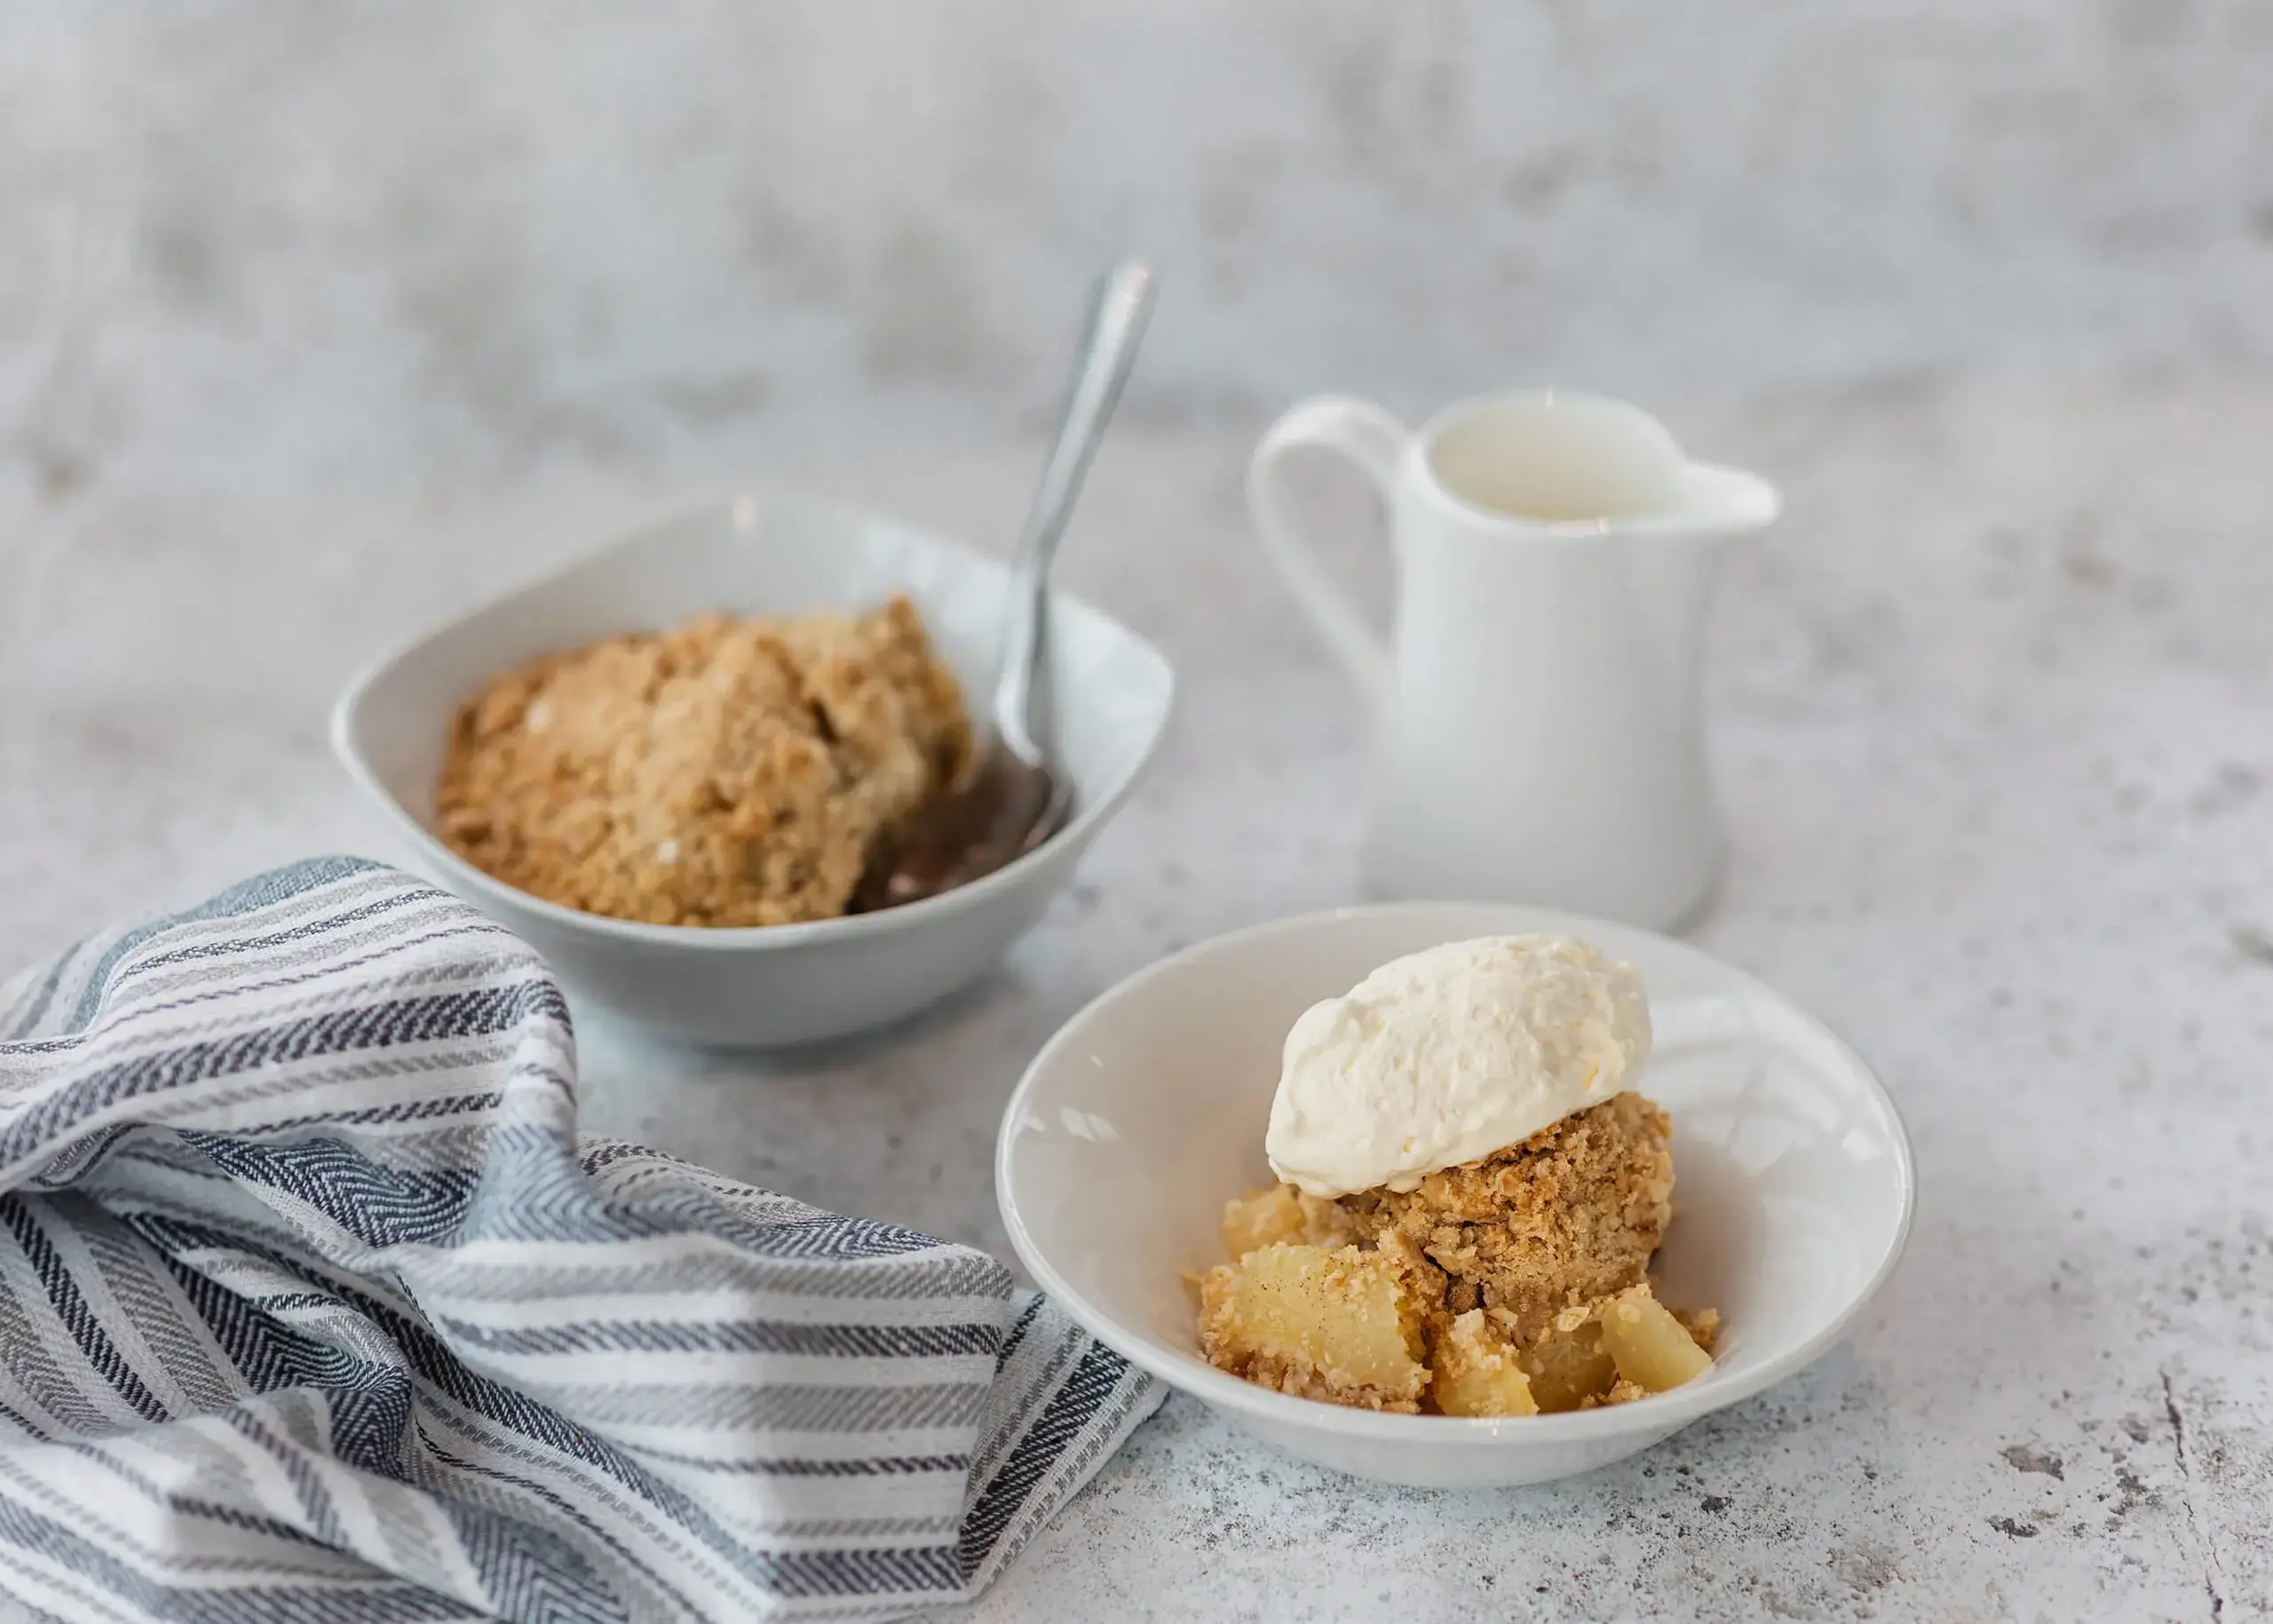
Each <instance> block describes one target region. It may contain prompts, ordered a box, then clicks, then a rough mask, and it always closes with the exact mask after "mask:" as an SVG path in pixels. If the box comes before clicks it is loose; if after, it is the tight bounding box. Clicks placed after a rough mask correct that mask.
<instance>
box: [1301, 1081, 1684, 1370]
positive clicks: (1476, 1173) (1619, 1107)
mask: <svg viewBox="0 0 2273 1624" xmlns="http://www.w3.org/2000/svg"><path fill="white" fill-rule="evenodd" d="M1342 1208H1343V1210H1344V1211H1346V1212H1348V1213H1349V1214H1350V1219H1351V1221H1352V1222H1353V1223H1354V1224H1356V1226H1357V1231H1358V1239H1359V1240H1360V1241H1376V1240H1379V1238H1380V1237H1381V1236H1382V1235H1384V1234H1387V1233H1390V1232H1395V1233H1398V1234H1403V1235H1405V1236H1407V1237H1408V1238H1410V1239H1411V1240H1414V1241H1415V1242H1417V1243H1418V1244H1419V1245H1420V1246H1421V1248H1422V1249H1423V1250H1424V1251H1425V1252H1427V1254H1428V1256H1430V1258H1431V1259H1433V1260H1434V1261H1435V1262H1436V1263H1437V1265H1438V1266H1439V1267H1440V1268H1442V1269H1443V1270H1444V1271H1445V1274H1446V1275H1448V1276H1449V1277H1450V1279H1451V1286H1450V1288H1449V1291H1448V1294H1447V1297H1446V1303H1447V1306H1448V1307H1449V1308H1450V1309H1451V1311H1453V1313H1462V1312H1465V1311H1468V1310H1469V1309H1472V1308H1484V1309H1488V1310H1490V1311H1492V1317H1493V1320H1494V1321H1495V1322H1497V1323H1498V1324H1499V1325H1500V1326H1501V1328H1502V1329H1503V1331H1505V1332H1506V1334H1507V1335H1509V1336H1510V1337H1511V1338H1512V1339H1513V1340H1515V1341H1516V1342H1517V1343H1531V1342H1532V1341H1534V1340H1536V1339H1537V1338H1538V1337H1539V1336H1540V1335H1541V1334H1542V1333H1543V1332H1544V1331H1546V1330H1547V1329H1548V1327H1549V1326H1550V1325H1551V1324H1552V1323H1553V1321H1554V1319H1555V1318H1556V1315H1558V1314H1560V1313H1561V1312H1562V1311H1564V1310H1565V1309H1567V1308H1572V1307H1574V1306H1578V1305H1580V1304H1584V1303H1590V1302H1593V1301H1595V1300H1596V1299H1597V1298H1601V1297H1604V1296H1607V1295H1611V1294H1612V1293H1613V1292H1618V1291H1621V1290H1623V1289H1625V1288H1626V1287H1629V1286H1635V1285H1638V1284H1640V1283H1641V1282H1642V1281H1643V1279H1646V1278H1647V1276H1648V1271H1649V1263H1650V1257H1651V1254H1652V1253H1654V1252H1655V1251H1656V1250H1657V1248H1658V1243H1659V1241H1660V1240H1663V1239H1664V1238H1665V1232H1666V1225H1667V1224H1668V1223H1670V1222H1671V1221H1672V1218H1673V1150H1672V1122H1671V1121H1670V1119H1668V1118H1667V1115H1666V1113H1665V1112H1664V1111H1663V1110H1662V1109H1660V1108H1659V1106H1658V1105H1656V1104H1654V1103H1653V1102H1651V1101H1650V1100H1647V1099H1644V1098H1643V1097H1642V1096H1641V1095H1639V1094H1635V1093H1633V1092H1631V1091H1630V1090H1629V1091H1628V1092H1625V1093H1620V1094H1617V1095H1613V1096H1612V1097H1610V1098H1609V1099H1606V1100H1604V1101H1603V1102H1602V1103H1601V1104H1600V1105H1590V1106H1588V1108H1587V1109H1586V1110H1584V1111H1580V1112H1576V1113H1572V1115H1570V1116H1567V1117H1564V1119H1563V1120H1562V1121H1559V1122H1556V1123H1555V1124H1554V1125H1553V1126H1551V1127H1548V1128H1546V1129H1541V1130H1540V1132H1538V1133H1535V1134H1533V1135H1532V1137H1530V1138H1528V1139H1526V1140H1525V1141H1524V1142H1523V1143H1522V1144H1521V1145H1515V1146H1513V1147H1511V1148H1510V1149H1508V1150H1504V1151H1501V1152H1500V1153H1498V1154H1497V1155H1493V1156H1489V1157H1486V1158H1485V1160H1483V1161H1476V1162H1469V1163H1467V1164H1466V1165H1464V1166H1461V1167H1456V1168H1446V1169H1445V1170H1444V1171H1443V1172H1441V1173H1431V1174H1430V1175H1429V1176H1426V1177H1425V1178H1423V1179H1422V1181H1421V1183H1420V1184H1419V1186H1418V1187H1417V1188H1415V1189H1414V1190H1412V1191H1410V1192H1406V1193H1402V1194H1400V1193H1398V1192H1396V1191H1393V1190H1388V1189H1381V1190H1366V1191H1361V1192H1358V1193H1357V1194H1355V1195H1348V1196H1344V1197H1342Z"/></svg>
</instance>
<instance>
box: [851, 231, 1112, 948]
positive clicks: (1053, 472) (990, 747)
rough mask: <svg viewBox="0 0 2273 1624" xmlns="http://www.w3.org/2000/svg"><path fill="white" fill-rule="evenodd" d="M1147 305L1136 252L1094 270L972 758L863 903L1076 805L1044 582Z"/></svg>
mask: <svg viewBox="0 0 2273 1624" xmlns="http://www.w3.org/2000/svg"><path fill="white" fill-rule="evenodd" d="M1151 312H1152V273H1151V272H1150V271H1148V270H1146V269H1145V268H1144V266H1143V265H1138V264H1137V263H1136V262H1135V261H1133V260H1126V261H1123V262H1122V263H1121V264H1120V265H1114V266H1113V268H1112V269H1110V270H1108V271H1107V272H1105V274H1104V275H1103V276H1101V277H1099V278H1098V279H1097V291H1096V293H1095V295H1094V296H1093V297H1092V298H1091V300H1090V304H1089V330H1088V331H1087V332H1086V333H1084V334H1083V335H1082V337H1081V351H1080V360H1079V361H1078V363H1077V364H1076V365H1075V367H1074V369H1073V383H1072V384H1071V385H1070V386H1069V388H1068V389H1067V391H1066V395H1065V416H1064V417H1063V419H1062V420H1061V421H1060V422H1059V424H1058V427H1057V444H1056V445H1054V446H1053V447H1051V448H1050V452H1049V463H1047V464H1046V465H1045V466H1044V467H1043V469H1042V473H1041V488H1040V489H1039V490H1038V491H1036V492H1035V493H1034V508H1033V511H1031V512H1029V513H1028V514H1027V515H1026V530H1025V533H1024V534H1023V535H1021V536H1020V537H1019V540H1018V552H1017V554H1016V556H1015V558H1014V560H1013V562H1012V565H1011V570H1010V607H1009V610H1008V612H1007V614H1005V617H1004V620H1003V627H1002V663H1001V664H1000V665H999V666H998V667H997V668H996V670H995V677H994V699H993V701H992V703H991V704H990V705H989V706H988V708H987V715H986V724H985V726H984V729H983V731H982V733H981V735H980V737H979V739H978V742H977V751H976V754H977V764H976V765H975V766H974V767H973V768H972V769H971V770H970V772H967V773H965V774H964V776H963V779H962V782H961V783H960V784H959V785H957V786H956V787H955V788H953V789H951V790H950V791H948V792H947V793H946V794H945V795H943V796H939V798H938V799H936V800H934V801H933V802H932V803H931V804H930V805H928V806H926V807H923V808H922V809H921V810H919V811H918V812H917V813H916V814H915V819H914V820H913V821H912V822H911V823H910V824H909V826H908V827H907V828H906V829H904V830H902V831H901V832H900V835H899V838H898V840H897V841H896V842H895V843H894V844H893V845H892V846H891V849H890V850H888V851H887V852H884V853H883V860H882V861H880V862H879V863H878V864H877V865H876V866H875V867H873V868H871V869H870V871H869V873H868V874H867V876H866V877H865V878H864V880H863V881H862V883H861V886H860V894H859V897H858V898H857V899H856V902H855V906H856V907H859V908H861V909H864V910H865V909H869V908H879V907H898V906H899V904H901V903H904V902H915V901H920V900H922V899H923V898H925V897H932V896H937V895H938V894H939V892H941V891H947V890H950V889H952V888H953V887H954V886H957V885H967V884H969V883H970V882H971V881H973V880H976V879H978V878H979V877H981V876H982V875H989V874H992V873H994V870H996V869H997V868H1000V867H1003V866H1004V865H1005V864H1007V863H1009V862H1010V861H1012V860H1014V859H1017V858H1019V857H1022V856H1024V855H1025V854H1026V852H1031V851H1033V850H1034V848H1035V847H1036V846H1039V845H1040V844H1041V843H1042V842H1043V841H1045V840H1048V839H1049V837H1050V836H1052V835H1054V834H1056V833H1057V831H1058V830H1059V829H1060V828H1063V827H1064V826H1065V820H1066V818H1067V817H1068V815H1069V814H1070V813H1071V812H1072V811H1073V783H1072V781H1071V780H1069V779H1068V778H1067V777H1066V776H1065V772H1064V771H1063V769H1061V768H1058V767H1057V766H1056V765H1055V764H1053V763H1052V762H1051V760H1050V754H1051V751H1050V744H1049V741H1050V739H1051V737H1052V733H1051V728H1050V698H1051V695H1050V691H1049V660H1048V654H1049V598H1048V595H1047V593H1046V592H1045V590H1044V582H1046V580H1047V579H1048V576H1049V561H1050V558H1052V557H1053V556H1054V555H1055V554H1056V552H1057V543H1058V539H1059V538H1060V537H1061V536H1062V535H1065V516H1066V515H1067V513H1069V512H1070V511H1072V510H1073V498H1074V497H1075V496H1077V495H1080V493H1081V478H1082V476H1083V475H1084V474H1086V473H1088V472H1089V458H1090V456H1092V455H1093V454H1094V453H1095V452H1096V450H1097V441H1098V440H1102V439H1103V438H1104V437H1105V423H1106V421H1107V419H1109V418H1110V417H1111V416H1113V406H1114V405H1115V403H1117V402H1118V401H1119V400H1120V399H1121V385H1122V384H1124V383H1126V382H1128V379H1129V368H1130V367H1131V366H1132V365H1133V364H1134V363H1135V361H1136V360H1137V342H1138V340H1139V339H1141V338H1142V337H1144V319H1145V317H1146V316H1148V315H1149V314H1150V313H1151Z"/></svg>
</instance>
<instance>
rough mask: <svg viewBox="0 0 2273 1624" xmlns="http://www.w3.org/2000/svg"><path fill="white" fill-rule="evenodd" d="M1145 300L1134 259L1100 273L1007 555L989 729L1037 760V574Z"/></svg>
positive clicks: (1040, 723)
mask: <svg viewBox="0 0 2273 1624" xmlns="http://www.w3.org/2000/svg"><path fill="white" fill-rule="evenodd" d="M1151 313H1152V273H1151V272H1150V271H1148V270H1146V269H1145V268H1144V266H1143V265H1139V264H1137V262H1136V261H1135V260H1133V259H1130V260H1123V261H1121V263H1120V264H1119V265H1114V266H1113V267H1112V268H1111V269H1109V270H1107V271H1106V272H1105V274H1104V275H1102V276H1100V277H1099V278H1097V290H1096V292H1095V293H1094V294H1093V295H1092V296H1091V298H1090V302H1089V329H1088V331H1086V332H1085V333H1083V334H1082V336H1081V350H1080V353H1079V359H1078V360H1076V361H1075V363H1074V368H1073V382H1072V383H1071V384H1069V385H1068V386H1067V388H1066V392H1065V414H1064V416H1062V417H1061V418H1060V420H1059V422H1058V425H1057V443H1056V444H1055V445H1053V446H1052V447H1051V448H1050V450H1049V463H1048V464H1047V465H1046V466H1045V467H1044V468H1043V470H1042V474H1041V488H1040V489H1039V490H1037V491H1036V492H1035V493H1034V508H1033V510H1032V511H1030V512H1029V513H1028V514H1027V515H1026V529H1025V531H1024V532H1023V533H1022V534H1021V535H1020V536H1019V538H1018V551H1017V553H1016V555H1015V556H1014V558H1013V561H1012V564H1011V578H1010V616H1009V620H1008V622H1007V623H1006V624H1005V626H1004V627H1003V635H1002V669H1001V671H1000V672H999V673H998V674H997V676H996V677H995V682H994V718H993V719H994V733H995V737H996V738H997V739H998V740H1000V741H1002V743H1003V744H1004V745H1005V746H1007V747H1008V748H1009V749H1010V751H1011V753H1012V754H1014V755H1016V756H1018V757H1019V758H1020V759H1022V760H1025V761H1027V762H1039V761H1040V759H1041V754H1042V745H1043V742H1044V741H1046V739H1047V738H1048V736H1049V728H1048V725H1047V720H1046V717H1044V715H1042V714H1041V712H1042V709H1043V707H1044V706H1045V705H1046V703H1047V701H1048V695H1047V694H1046V693H1042V692H1041V689H1042V687H1043V686H1044V685H1042V684H1040V683H1038V682H1037V681H1036V680H1035V678H1036V675H1037V671H1038V669H1039V667H1040V665H1041V657H1042V654H1043V650H1044V647H1045V645H1046V638H1045V637H1044V627H1043V616H1044V610H1045V606H1046V601H1047V600H1046V599H1045V598H1044V596H1043V590H1042V589H1043V582H1045V581H1046V580H1047V579H1048V577H1049V560H1050V558H1051V557H1052V556H1053V555H1054V554H1055V553H1056V552H1057V542H1058V538H1059V537H1060V536H1062V535H1065V516H1066V515H1067V514H1068V513H1069V512H1071V511H1073V499H1074V497H1076V496H1077V495H1080V494H1081V478H1082V476H1083V475H1084V474H1086V473H1088V472H1089V458H1090V457H1091V456H1093V455H1094V454H1095V453H1096V451H1097V441H1098V440H1101V439H1103V438H1104V437H1105V423H1106V421H1107V420H1108V419H1109V418H1111V417H1112V416H1113V407H1114V405H1115V404H1116V403H1117V402H1118V401H1119V400H1120V399H1121V385H1122V384H1125V383H1127V382H1128V381H1129V368H1131V367H1132V366H1134V365H1135V364H1136V360H1137V343H1138V341H1139V340H1140V339H1142V338H1143V337H1144V320H1145V318H1146V317H1147V316H1148V315H1150V314H1151Z"/></svg>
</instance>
